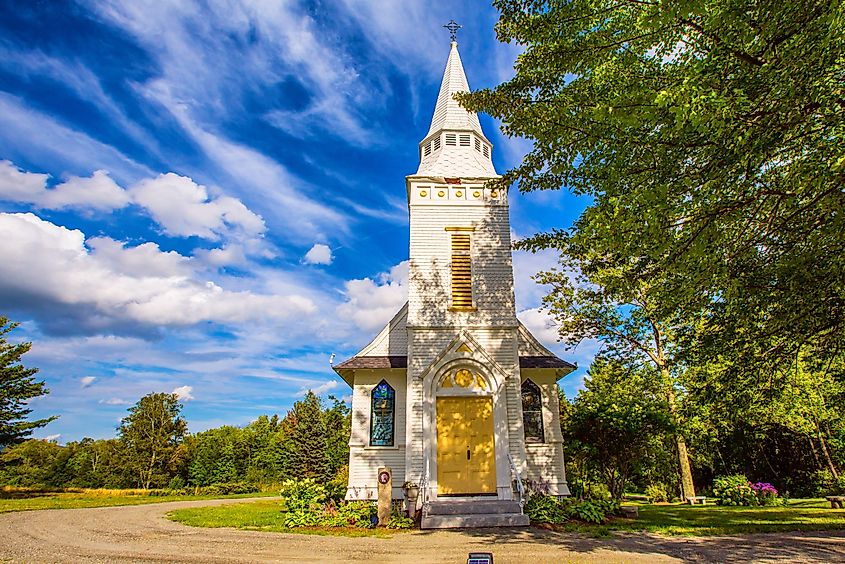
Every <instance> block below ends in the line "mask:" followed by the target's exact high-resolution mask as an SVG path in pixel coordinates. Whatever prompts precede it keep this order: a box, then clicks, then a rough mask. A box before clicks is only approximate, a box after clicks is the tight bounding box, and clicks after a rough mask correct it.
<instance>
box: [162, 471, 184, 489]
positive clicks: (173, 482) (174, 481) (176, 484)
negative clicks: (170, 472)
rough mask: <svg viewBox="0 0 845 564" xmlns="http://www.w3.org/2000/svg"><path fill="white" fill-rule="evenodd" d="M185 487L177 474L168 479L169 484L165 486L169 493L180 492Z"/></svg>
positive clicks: (182, 479)
mask: <svg viewBox="0 0 845 564" xmlns="http://www.w3.org/2000/svg"><path fill="white" fill-rule="evenodd" d="M185 485H186V484H185V479H184V478H183V477H182V476H180V475H178V474H177V475H175V476H173V478H171V479H170V482H169V483H168V484H167V489H168V490H171V491H172V490H181V489H184V488H185Z"/></svg>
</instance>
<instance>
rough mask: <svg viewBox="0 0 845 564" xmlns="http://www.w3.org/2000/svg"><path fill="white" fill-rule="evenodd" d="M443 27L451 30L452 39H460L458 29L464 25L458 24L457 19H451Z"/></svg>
mask: <svg viewBox="0 0 845 564" xmlns="http://www.w3.org/2000/svg"><path fill="white" fill-rule="evenodd" d="M443 27H445V28H446V29H448V30H449V34H450V35H451V36H452V41H457V40H458V30H459V29H461V28H462V27H464V26H462V25H458V22H456V21H455V20H449V23H447V24H446V25H444V26H443Z"/></svg>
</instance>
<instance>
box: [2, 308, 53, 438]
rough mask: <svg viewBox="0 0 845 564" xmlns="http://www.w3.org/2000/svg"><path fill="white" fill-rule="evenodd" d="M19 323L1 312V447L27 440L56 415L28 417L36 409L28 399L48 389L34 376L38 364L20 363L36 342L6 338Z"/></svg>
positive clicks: (44, 392) (40, 394) (42, 393)
mask: <svg viewBox="0 0 845 564" xmlns="http://www.w3.org/2000/svg"><path fill="white" fill-rule="evenodd" d="M17 326H18V324H17V323H12V322H11V321H9V320H8V319H6V318H5V317H3V316H0V449H2V448H3V447H5V446H8V445H13V444H17V443H20V442H22V441H24V440H26V438H27V437H29V436H30V435H31V434H32V432H33V431H34V430H35V429H38V428H39V427H43V426H44V425H46V424H47V423H49V422H50V421H53V420H55V419H56V418H55V417H47V418H44V419H37V420H35V421H27V420H26V417H27V416H28V415H29V414H30V413H31V412H32V410H31V409H29V408H28V407H27V400H30V399H32V398H36V397H38V396H42V395H44V394H46V393H47V392H48V390H47V388H45V387H44V382H43V381H42V382H37V381H36V380H35V378H33V376H34V375H35V373H36V372H38V369H37V368H27V367H25V366H24V365H22V364H21V363H20V362H21V357H22V356H23V355H24V354H26V353H27V352H28V351H29V349H30V348H32V343H19V344H12V343H9V342H8V341H7V340H6V335H7V334H8V333H9V332H10V331H12V330H13V329H14V328H15V327H17Z"/></svg>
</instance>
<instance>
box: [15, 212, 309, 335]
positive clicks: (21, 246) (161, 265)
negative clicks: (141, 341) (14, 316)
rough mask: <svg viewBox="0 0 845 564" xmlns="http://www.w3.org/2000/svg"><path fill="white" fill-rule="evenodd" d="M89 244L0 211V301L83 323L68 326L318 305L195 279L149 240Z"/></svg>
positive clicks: (92, 327) (279, 311)
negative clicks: (131, 243)
mask: <svg viewBox="0 0 845 564" xmlns="http://www.w3.org/2000/svg"><path fill="white" fill-rule="evenodd" d="M150 245H151V244H150ZM91 249H93V250H90V249H89V247H88V246H86V242H85V236H84V234H83V233H82V232H81V231H79V230H71V229H67V228H65V227H62V226H59V225H55V224H53V223H50V222H48V221H45V220H42V219H40V218H38V217H37V216H35V215H33V214H31V213H26V214H0V306H3V307H5V308H7V309H8V308H9V307H12V306H15V307H19V306H21V305H22V304H26V305H28V306H30V308H31V310H32V311H33V313H36V314H38V315H39V317H40V320H41V321H42V323H43V324H44V325H46V326H47V328H48V329H49V328H50V324H56V323H62V322H63V320H64V322H67V323H81V324H82V325H83V326H82V327H75V328H74V332H83V331H84V330H86V329H87V330H88V331H98V330H102V329H108V328H115V327H119V326H121V325H122V324H127V323H128V324H134V325H137V324H140V325H145V326H148V327H151V328H157V327H160V326H165V325H171V326H180V325H191V324H195V323H198V322H201V321H214V322H219V323H240V322H244V321H256V320H262V319H266V320H273V319H275V320H279V319H286V318H289V317H292V316H302V315H306V314H309V313H311V312H313V311H315V309H316V308H315V306H314V303H313V302H312V301H311V299H309V298H308V297H306V296H304V295H300V294H297V293H289V294H284V295H279V294H256V293H253V292H250V291H228V290H225V289H224V288H222V287H221V286H219V285H218V284H216V283H214V282H212V281H208V280H202V279H198V278H197V273H193V272H191V271H190V269H188V268H187V267H186V266H185V265H186V263H187V259H186V258H185V257H181V256H179V255H175V254H172V253H163V252H161V251H160V250H158V249H157V247H155V245H151V246H144V245H141V246H140V247H129V248H126V247H124V246H123V244H122V243H116V242H114V241H112V240H105V239H103V238H97V239H96V240H95V241H94V242H93V245H92V247H91ZM145 260H148V261H149V265H150V267H149V268H148V269H144V268H143V262H144V261H145ZM54 329H55V326H54Z"/></svg>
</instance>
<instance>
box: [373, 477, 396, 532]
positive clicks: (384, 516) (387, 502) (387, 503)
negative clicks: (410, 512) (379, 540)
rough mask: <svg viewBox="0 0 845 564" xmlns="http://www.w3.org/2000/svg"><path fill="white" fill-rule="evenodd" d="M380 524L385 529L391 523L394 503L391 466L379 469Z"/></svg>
mask: <svg viewBox="0 0 845 564" xmlns="http://www.w3.org/2000/svg"><path fill="white" fill-rule="evenodd" d="M376 479H377V480H378V524H379V525H381V526H382V527H384V526H385V525H387V522H388V521H390V511H391V509H392V501H393V471H392V470H391V469H390V467H389V466H385V467H384V468H379V469H378V474H376Z"/></svg>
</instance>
